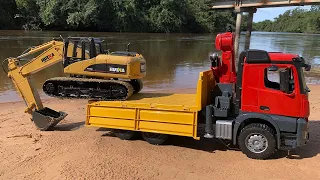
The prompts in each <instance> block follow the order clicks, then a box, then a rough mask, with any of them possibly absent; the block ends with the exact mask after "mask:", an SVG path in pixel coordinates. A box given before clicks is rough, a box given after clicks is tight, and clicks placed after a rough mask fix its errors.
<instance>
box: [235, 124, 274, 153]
mask: <svg viewBox="0 0 320 180" xmlns="http://www.w3.org/2000/svg"><path fill="white" fill-rule="evenodd" d="M250 142H251V144H250ZM238 144H239V147H240V149H241V151H242V152H243V153H244V154H245V155H246V156H247V157H249V158H252V159H267V158H269V157H270V156H272V155H273V154H274V153H275V152H276V138H275V133H274V130H273V129H271V128H270V127H269V126H267V125H265V124H259V123H254V124H249V125H248V126H246V127H244V128H243V129H242V130H241V132H240V135H239V137H238Z"/></svg>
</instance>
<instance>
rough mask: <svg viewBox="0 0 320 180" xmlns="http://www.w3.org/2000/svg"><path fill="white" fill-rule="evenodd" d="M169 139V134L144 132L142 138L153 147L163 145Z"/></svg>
mask: <svg viewBox="0 0 320 180" xmlns="http://www.w3.org/2000/svg"><path fill="white" fill-rule="evenodd" d="M168 137H169V135H167V134H158V133H149V132H142V138H143V139H144V140H145V141H147V142H148V143H150V144H153V145H161V144H163V143H164V142H165V141H166V140H167V139H168Z"/></svg>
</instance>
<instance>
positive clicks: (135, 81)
mask: <svg viewBox="0 0 320 180" xmlns="http://www.w3.org/2000/svg"><path fill="white" fill-rule="evenodd" d="M130 84H131V85H132V87H133V89H134V94H137V93H139V92H140V91H141V90H142V88H143V82H142V81H141V80H140V79H132V80H131V81H130Z"/></svg>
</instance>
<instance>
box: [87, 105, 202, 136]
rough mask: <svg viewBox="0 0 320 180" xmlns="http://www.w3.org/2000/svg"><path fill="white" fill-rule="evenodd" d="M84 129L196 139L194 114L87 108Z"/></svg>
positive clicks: (119, 108)
mask: <svg viewBox="0 0 320 180" xmlns="http://www.w3.org/2000/svg"><path fill="white" fill-rule="evenodd" d="M87 114H88V116H87V121H86V125H88V126H96V127H105V128H112V129H126V130H135V131H144V132H155V133H162V134H171V135H180V136H188V137H193V138H197V122H196V121H197V118H196V117H197V112H194V111H169V110H161V109H143V108H128V107H118V108H117V107H106V106H99V105H94V104H91V105H90V104H89V105H88V113H87Z"/></svg>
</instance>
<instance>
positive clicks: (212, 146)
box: [97, 121, 320, 160]
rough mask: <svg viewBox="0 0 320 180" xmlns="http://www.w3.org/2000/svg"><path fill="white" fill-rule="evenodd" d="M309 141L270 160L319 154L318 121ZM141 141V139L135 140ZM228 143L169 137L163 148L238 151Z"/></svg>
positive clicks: (302, 157)
mask: <svg viewBox="0 0 320 180" xmlns="http://www.w3.org/2000/svg"><path fill="white" fill-rule="evenodd" d="M309 123H310V124H309V132H310V141H309V142H308V143H307V145H306V146H303V147H300V148H297V149H295V150H291V151H277V153H276V154H275V155H274V156H273V157H271V158H270V160H274V159H281V158H288V159H297V160H299V159H305V158H312V157H315V156H317V155H318V154H320V121H310V122H309ZM97 131H103V132H105V133H104V134H103V135H102V136H111V137H115V135H114V133H112V131H110V130H109V129H105V128H99V129H97ZM137 140H141V138H139V139H137ZM226 144H228V142H225V141H220V140H217V139H205V138H202V139H201V140H199V141H197V140H194V139H192V138H187V137H179V136H171V137H170V138H169V139H168V141H167V142H166V144H164V146H178V147H185V148H190V149H195V150H199V151H205V152H209V153H214V152H215V151H228V150H231V151H240V149H238V147H233V146H226Z"/></svg>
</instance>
